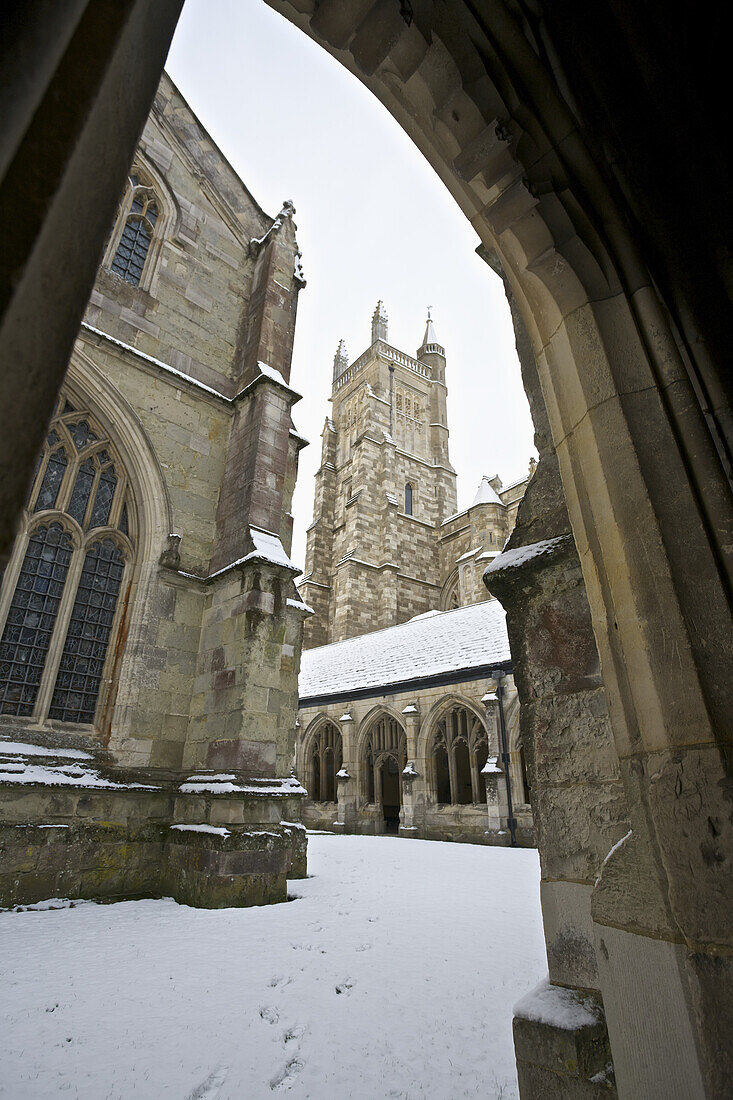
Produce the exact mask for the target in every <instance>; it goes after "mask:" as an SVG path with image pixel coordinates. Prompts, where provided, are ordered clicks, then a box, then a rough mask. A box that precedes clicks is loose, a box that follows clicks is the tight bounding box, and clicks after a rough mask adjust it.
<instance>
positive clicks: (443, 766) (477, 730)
mask: <svg viewBox="0 0 733 1100" xmlns="http://www.w3.org/2000/svg"><path fill="white" fill-rule="evenodd" d="M430 757H431V762H432V771H433V776H432V786H433V796H434V798H435V800H436V802H438V803H439V804H441V805H453V806H466V805H469V804H470V803H474V804H479V805H480V804H482V803H484V802H485V801H486V781H485V779H484V776H483V775H482V774H481V773H482V769H483V767H484V765H485V764H486V760H487V759H488V738H487V735H486V729H485V727H484V724H483V722H482V721H481V720H480V719H479V718H478V717H477V716H476V715H475V714H473V712H472V711H470V710H468V708H467V707H463V706H460V705H456V706H454V707H451V708H450V709H449V710H448V711H447V712H446V713H445V714H444V715H443V716H442V717H441V719H440V720H439V721H438V723H437V725H436V727H435V731H434V733H433V738H432V746H431V751H430Z"/></svg>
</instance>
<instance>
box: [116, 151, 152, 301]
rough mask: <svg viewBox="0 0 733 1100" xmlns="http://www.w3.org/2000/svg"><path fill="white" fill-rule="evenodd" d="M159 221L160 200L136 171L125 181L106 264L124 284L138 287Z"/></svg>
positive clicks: (147, 182) (142, 176)
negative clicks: (123, 194)
mask: <svg viewBox="0 0 733 1100" xmlns="http://www.w3.org/2000/svg"><path fill="white" fill-rule="evenodd" d="M159 217H160V199H159V197H158V195H157V193H156V191H155V189H154V188H153V187H152V185H151V184H150V183H149V181H148V180H147V179H146V178H145V176H144V174H143V173H142V172H140V171H139V170H135V171H133V173H132V174H131V175H130V177H129V179H128V181H127V188H126V191H125V197H124V199H123V201H122V207H121V210H120V214H119V221H118V227H117V231H116V233H115V235H114V240H116V246H115V249H114V253H113V255H112V256H111V259H110V261H109V267H110V270H112V271H114V273H115V275H119V276H120V278H121V279H124V280H125V282H126V283H131V284H132V285H133V286H139V285H140V283H141V281H142V277H143V271H144V270H145V265H146V262H147V260H148V253H149V252H150V246H151V244H152V242H153V240H154V237H155V232H156V225H157V224H158V221H159Z"/></svg>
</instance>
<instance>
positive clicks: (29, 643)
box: [0, 523, 72, 715]
mask: <svg viewBox="0 0 733 1100" xmlns="http://www.w3.org/2000/svg"><path fill="white" fill-rule="evenodd" d="M71 553H72V545H71V537H70V535H69V534H68V533H67V532H66V531H64V529H63V527H62V526H61V524H59V523H51V524H49V526H48V527H39V528H37V529H36V531H34V532H33V534H32V535H31V537H30V539H29V541H28V549H27V550H26V553H25V558H24V560H23V565H22V567H21V570H20V576H19V577H18V583H17V585H16V587H15V593H14V594H13V600H12V603H11V605H10V611H9V612H8V617H7V620H6V622H5V629H4V631H3V636H2V640H0V711H1V712H2V713H3V714H20V715H30V714H32V713H33V707H34V704H35V702H36V697H37V695H38V689H39V686H40V683H41V675H42V673H43V666H44V664H45V663H46V656H47V654H48V648H49V645H50V644H51V635H52V633H53V628H54V624H55V622H56V616H57V614H58V609H59V603H60V602H61V597H62V595H63V591H64V585H65V583H66V575H67V573H68V570H69V562H70V561H71Z"/></svg>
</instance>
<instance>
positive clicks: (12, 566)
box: [0, 512, 30, 637]
mask: <svg viewBox="0 0 733 1100" xmlns="http://www.w3.org/2000/svg"><path fill="white" fill-rule="evenodd" d="M29 538H30V535H29V532H28V517H27V515H26V513H25V512H24V513H23V526H22V528H21V531H20V532H19V533H18V535H17V537H16V539H15V545H14V546H13V552H12V554H11V555H10V560H9V562H8V564H7V567H6V569H5V576H4V577H3V584H2V593H0V637H2V633H3V631H4V630H5V623H6V620H7V618H8V612H9V611H10V605H11V603H12V602H13V596H14V595H15V589H16V588H17V586H18V578H19V577H20V571H21V569H22V568H23V562H24V561H25V555H26V551H27V549H28V540H29Z"/></svg>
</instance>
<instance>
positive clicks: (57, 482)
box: [35, 432, 68, 512]
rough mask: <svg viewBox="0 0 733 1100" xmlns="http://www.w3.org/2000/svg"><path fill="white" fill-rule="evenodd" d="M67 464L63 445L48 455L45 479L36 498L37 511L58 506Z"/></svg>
mask: <svg viewBox="0 0 733 1100" xmlns="http://www.w3.org/2000/svg"><path fill="white" fill-rule="evenodd" d="M51 434H52V435H54V434H55V433H53V432H52V433H51ZM67 465H68V459H67V457H66V451H65V450H64V449H63V447H62V448H61V449H60V450H58V451H53V452H52V453H51V454H50V455H49V456H48V462H47V463H46V469H45V471H44V474H43V481H42V482H41V488H40V489H39V491H38V497H37V499H36V507H35V511H36V512H41V511H43V510H44V509H46V508H54V507H55V506H56V498H57V497H58V495H59V489H60V488H61V482H62V481H63V480H64V474H65V473H66V467H67Z"/></svg>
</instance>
